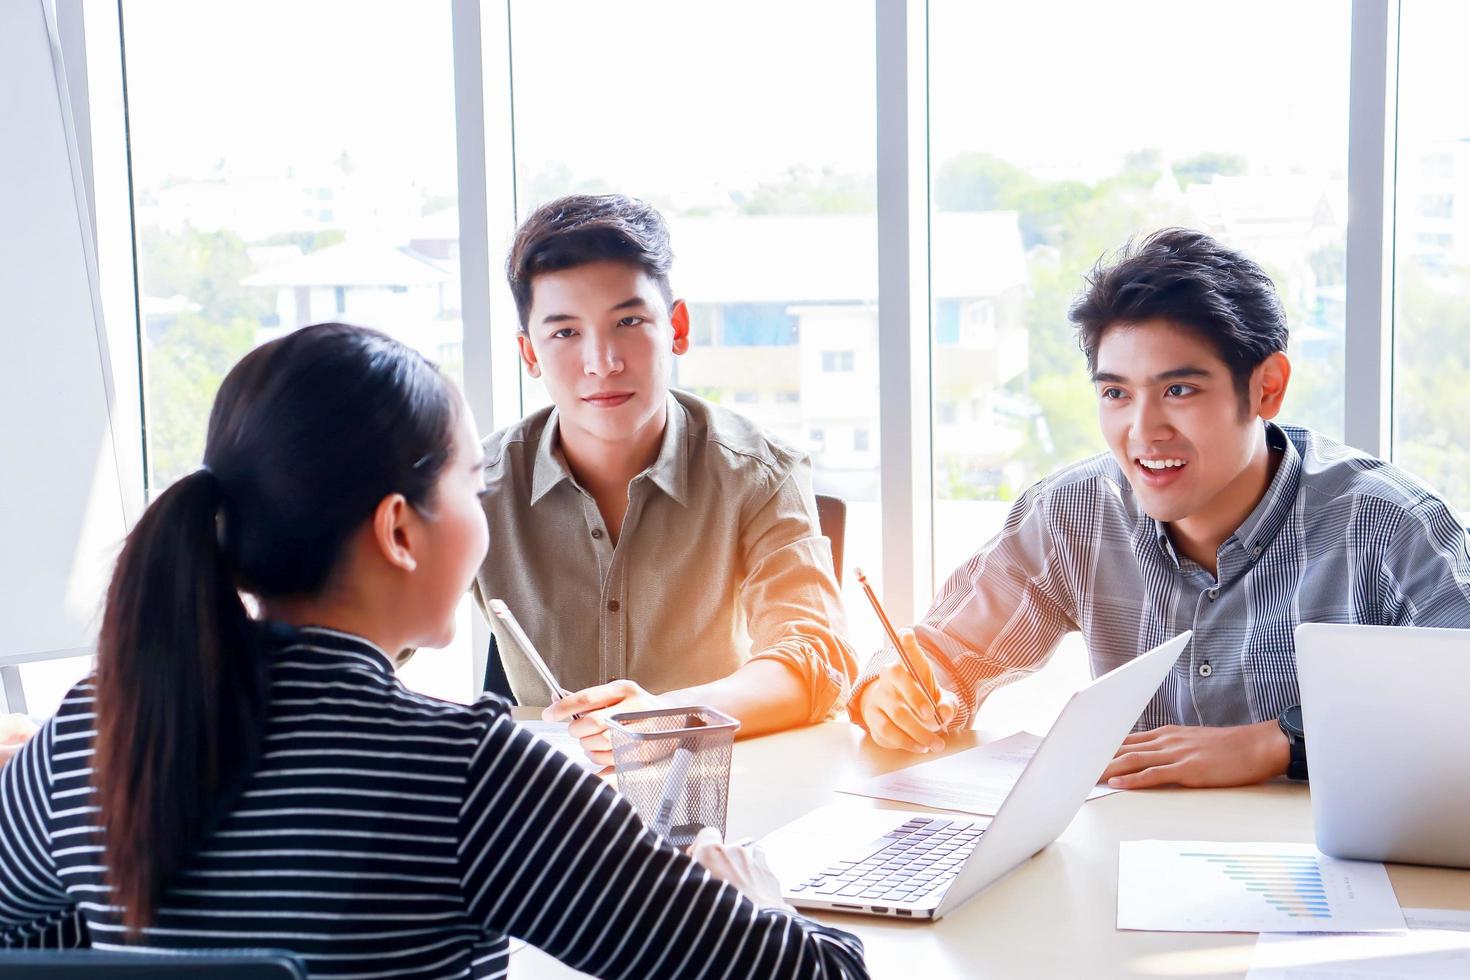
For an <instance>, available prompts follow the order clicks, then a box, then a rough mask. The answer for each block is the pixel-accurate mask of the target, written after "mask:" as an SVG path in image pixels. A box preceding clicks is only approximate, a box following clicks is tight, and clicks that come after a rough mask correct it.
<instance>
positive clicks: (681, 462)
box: [531, 394, 689, 507]
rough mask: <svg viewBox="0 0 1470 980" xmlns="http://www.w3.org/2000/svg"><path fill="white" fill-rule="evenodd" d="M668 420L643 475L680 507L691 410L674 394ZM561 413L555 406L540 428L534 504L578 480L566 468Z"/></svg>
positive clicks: (684, 502) (685, 493)
mask: <svg viewBox="0 0 1470 980" xmlns="http://www.w3.org/2000/svg"><path fill="white" fill-rule="evenodd" d="M665 398H666V399H667V406H668V407H667V421H666V422H665V424H664V436H663V442H661V443H660V444H659V449H658V456H657V457H656V458H655V459H654V461H653V464H652V465H651V466H649V467H648V469H646V470H644V471H643V472H642V473H641V474H639V475H640V476H647V477H648V478H649V480H651V481H653V484H654V485H655V486H657V487H658V488H659V489H660V490H662V491H663V492H664V493H666V494H668V495H669V496H670V497H672V498H673V499H674V500H676V501H677V502H678V503H679V504H680V505H681V506H688V502H689V438H688V436H689V413H688V412H687V411H686V410H685V408H684V406H683V405H681V404H680V403H679V400H678V399H677V398H675V397H674V396H673V395H672V394H669V395H666V396H665ZM559 431H560V413H559V412H557V410H556V409H552V411H551V415H550V416H549V417H548V418H547V420H546V427H545V428H544V429H542V430H541V439H540V441H539V442H538V443H537V444H536V459H535V462H534V463H533V464H532V467H531V506H533V507H534V506H535V505H536V503H537V502H538V501H539V500H540V499H541V498H542V497H544V496H546V495H547V494H548V493H550V492H551V489H552V488H553V487H555V486H556V485H557V484H559V483H561V482H562V481H563V480H572V482H573V483H575V482H576V481H575V480H574V479H573V477H572V471H571V470H570V469H569V468H568V467H567V459H566V456H564V455H563V454H562V451H561V440H560V439H559V438H557V434H558V432H559Z"/></svg>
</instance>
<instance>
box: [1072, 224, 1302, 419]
mask: <svg viewBox="0 0 1470 980" xmlns="http://www.w3.org/2000/svg"><path fill="white" fill-rule="evenodd" d="M1069 317H1070V319H1071V321H1072V323H1073V325H1074V326H1076V328H1077V342H1078V345H1079V346H1080V347H1081V348H1082V350H1083V352H1084V353H1085V354H1086V355H1087V369H1088V371H1090V372H1093V371H1096V370H1097V346H1098V344H1099V343H1100V342H1101V340H1102V336H1103V334H1104V333H1105V332H1107V330H1108V328H1109V327H1111V326H1113V325H1115V324H1134V323H1141V322H1143V321H1145V320H1151V319H1154V318H1160V317H1161V318H1164V319H1168V320H1172V321H1174V322H1175V323H1178V324H1181V325H1183V326H1186V327H1190V328H1192V329H1194V330H1197V331H1199V333H1200V334H1201V335H1202V336H1204V338H1205V339H1206V340H1208V341H1209V342H1210V343H1211V344H1213V345H1214V347H1215V350H1216V351H1217V352H1219V355H1220V359H1221V360H1223V361H1224V362H1225V364H1226V365H1227V366H1228V367H1229V368H1230V375H1231V377H1232V378H1233V379H1234V381H1235V388H1236V391H1237V392H1238V393H1239V394H1240V396H1241V398H1242V400H1243V401H1245V400H1248V399H1249V394H1250V391H1249V385H1250V376H1251V372H1252V371H1254V370H1255V369H1256V367H1257V366H1259V365H1260V364H1261V363H1262V362H1263V361H1265V360H1266V358H1268V357H1270V356H1271V355H1272V354H1274V353H1276V352H1277V351H1285V350H1286V345H1287V340H1288V334H1287V328H1286V311H1285V310H1284V309H1283V308H1282V306H1281V298H1280V296H1278V295H1277V293H1276V286H1275V284H1274V283H1272V282H1271V277H1270V276H1268V275H1266V273H1265V270H1263V269H1262V268H1261V267H1260V266H1259V265H1257V264H1256V263H1255V262H1253V261H1251V260H1250V259H1248V258H1246V257H1245V256H1244V255H1242V254H1241V253H1240V252H1238V251H1236V250H1235V249H1233V248H1228V247H1226V246H1225V245H1222V244H1221V243H1220V242H1218V241H1216V240H1215V239H1213V238H1211V237H1210V236H1209V235H1206V234H1205V233H1203V232H1199V231H1191V230H1189V229H1187V228H1165V229H1163V230H1161V231H1156V232H1154V233H1153V234H1152V235H1149V236H1148V237H1147V238H1145V239H1143V240H1142V241H1141V242H1130V243H1129V244H1127V245H1126V246H1124V247H1123V249H1122V250H1121V251H1120V252H1119V253H1118V254H1117V255H1116V256H1114V257H1113V261H1112V263H1111V264H1108V263H1107V261H1106V258H1104V259H1100V260H1099V261H1098V263H1097V265H1096V266H1094V267H1093V269H1092V272H1091V273H1089V274H1088V276H1087V288H1086V289H1085V290H1084V291H1083V293H1082V295H1081V296H1080V297H1078V299H1077V301H1076V302H1075V303H1073V304H1072V309H1071V312H1070V314H1069Z"/></svg>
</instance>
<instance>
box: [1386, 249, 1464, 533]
mask: <svg viewBox="0 0 1470 980" xmlns="http://www.w3.org/2000/svg"><path fill="white" fill-rule="evenodd" d="M1466 284H1470V267H1462V268H1460V269H1457V270H1454V272H1453V274H1452V275H1449V276H1440V277H1431V276H1430V275H1429V274H1428V273H1426V272H1425V271H1424V270H1423V269H1421V268H1420V267H1419V266H1417V265H1415V264H1414V263H1412V262H1410V263H1404V264H1403V265H1401V266H1400V267H1399V281H1398V283H1397V286H1396V293H1397V303H1396V307H1397V308H1396V311H1395V316H1394V342H1395V351H1394V385H1393V388H1394V391H1393V395H1394V401H1393V408H1394V419H1393V426H1394V454H1393V455H1394V461H1395V462H1397V463H1399V464H1400V465H1401V466H1403V467H1404V468H1405V469H1407V470H1409V471H1410V472H1411V473H1413V474H1415V475H1416V476H1418V477H1420V478H1422V479H1423V480H1425V481H1426V482H1428V483H1429V485H1430V486H1432V487H1434V488H1435V489H1436V490H1438V491H1439V492H1440V493H1442V494H1444V495H1445V496H1446V497H1447V498H1448V499H1449V500H1451V501H1453V502H1455V503H1457V504H1458V505H1459V506H1461V507H1464V506H1466V505H1467V502H1470V441H1467V440H1466V439H1465V420H1466V419H1467V418H1470V343H1467V342H1466V338H1467V337H1470V303H1466V301H1465V297H1466V288H1467V286H1466Z"/></svg>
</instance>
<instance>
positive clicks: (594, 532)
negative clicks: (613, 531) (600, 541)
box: [592, 527, 602, 538]
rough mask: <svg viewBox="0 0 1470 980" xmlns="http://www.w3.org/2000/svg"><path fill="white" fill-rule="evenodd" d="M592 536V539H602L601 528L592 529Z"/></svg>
mask: <svg viewBox="0 0 1470 980" xmlns="http://www.w3.org/2000/svg"><path fill="white" fill-rule="evenodd" d="M592 536H593V537H594V538H600V537H602V528H600V527H594V528H593V529H592Z"/></svg>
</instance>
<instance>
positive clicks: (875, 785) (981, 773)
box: [839, 732, 1122, 817]
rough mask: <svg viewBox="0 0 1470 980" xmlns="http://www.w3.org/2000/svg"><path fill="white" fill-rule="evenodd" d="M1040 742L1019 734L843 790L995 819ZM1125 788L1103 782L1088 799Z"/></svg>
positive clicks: (855, 784)
mask: <svg viewBox="0 0 1470 980" xmlns="http://www.w3.org/2000/svg"><path fill="white" fill-rule="evenodd" d="M1040 745H1041V736H1040V735H1032V734H1031V733H1030V732H1017V733H1016V734H1014V735H1009V736H1007V737H1005V738H1003V739H1001V740H1000V741H998V742H991V743H990V744H989V745H981V746H979V747H977V748H973V749H966V750H965V751H964V752H956V753H955V754H954V755H947V756H945V757H944V758H942V759H935V760H934V761H932V762H923V763H920V764H919V765H916V766H909V767H908V768H907V769H900V770H898V771H897V772H890V773H886V774H884V775H882V776H874V777H872V778H871V779H863V780H859V781H857V782H853V783H849V784H848V785H846V786H841V787H839V791H840V792H843V793H851V794H853V795H854V796H872V797H876V798H877V799H880V800H899V801H900V802H903V803H917V804H919V805H920V806H927V807H933V808H935V809H938V810H960V811H962V812H964V813H979V814H984V815H986V816H992V817H993V816H995V814H996V812H997V811H999V810H1000V805H1001V803H1003V802H1005V798H1006V797H1007V796H1008V795H1009V794H1010V792H1011V787H1012V786H1015V785H1016V780H1018V779H1020V778H1021V770H1023V769H1025V768H1026V763H1028V762H1030V761H1031V757H1032V756H1033V755H1035V754H1036V749H1037V748H1038V747H1039V746H1040ZM1120 792H1122V790H1116V789H1112V788H1110V787H1108V786H1098V787H1096V788H1094V789H1093V791H1092V792H1091V793H1090V794H1088V797H1087V798H1088V799H1089V800H1095V799H1097V798H1098V797H1099V796H1107V795H1109V794H1111V793H1120Z"/></svg>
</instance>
